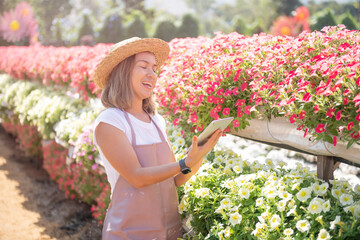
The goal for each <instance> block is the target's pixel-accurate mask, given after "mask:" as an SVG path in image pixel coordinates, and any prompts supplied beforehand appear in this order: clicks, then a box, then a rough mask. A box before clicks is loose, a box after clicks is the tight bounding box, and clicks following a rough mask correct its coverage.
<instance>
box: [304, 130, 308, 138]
mask: <svg viewBox="0 0 360 240" xmlns="http://www.w3.org/2000/svg"><path fill="white" fill-rule="evenodd" d="M308 131H309V129H308V128H306V129H305V133H304V137H306V135H307V134H308Z"/></svg>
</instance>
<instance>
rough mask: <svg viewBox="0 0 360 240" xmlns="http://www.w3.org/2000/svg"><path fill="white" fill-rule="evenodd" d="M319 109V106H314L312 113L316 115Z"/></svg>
mask: <svg viewBox="0 0 360 240" xmlns="http://www.w3.org/2000/svg"><path fill="white" fill-rule="evenodd" d="M319 109H320V108H319V105H315V106H314V113H317V112H318V111H319Z"/></svg>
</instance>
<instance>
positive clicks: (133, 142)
mask: <svg viewBox="0 0 360 240" xmlns="http://www.w3.org/2000/svg"><path fill="white" fill-rule="evenodd" d="M123 112H124V113H125V118H126V121H127V122H128V124H129V126H130V129H131V140H132V145H133V146H136V136H135V131H134V128H133V126H132V124H131V121H130V118H129V115H128V113H127V112H126V111H125V110H123ZM146 114H147V115H148V116H149V118H150V120H151V121H152V122H153V124H154V125H155V127H156V130H157V132H158V134H159V136H160V139H161V142H166V140H165V137H164V134H163V133H162V132H161V130H160V128H159V127H158V125H157V124H156V122H155V121H154V119H153V118H152V117H151V116H150V114H149V113H146Z"/></svg>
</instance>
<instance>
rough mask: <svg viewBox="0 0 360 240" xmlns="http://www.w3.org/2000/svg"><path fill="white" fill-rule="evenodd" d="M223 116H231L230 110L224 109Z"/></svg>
mask: <svg viewBox="0 0 360 240" xmlns="http://www.w3.org/2000/svg"><path fill="white" fill-rule="evenodd" d="M223 114H224V115H225V116H226V115H229V114H230V108H224V110H223Z"/></svg>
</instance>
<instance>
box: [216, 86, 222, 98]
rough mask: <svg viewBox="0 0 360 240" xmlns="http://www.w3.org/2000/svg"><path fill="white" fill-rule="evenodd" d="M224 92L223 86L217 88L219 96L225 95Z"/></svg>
mask: <svg viewBox="0 0 360 240" xmlns="http://www.w3.org/2000/svg"><path fill="white" fill-rule="evenodd" d="M223 93H224V89H222V88H220V89H219V90H217V92H216V94H217V95H218V96H221V95H223Z"/></svg>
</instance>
